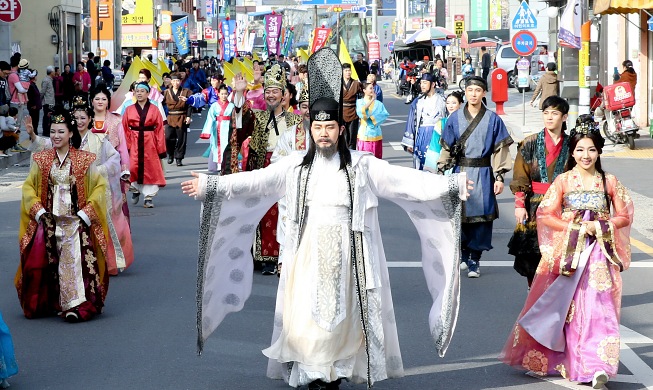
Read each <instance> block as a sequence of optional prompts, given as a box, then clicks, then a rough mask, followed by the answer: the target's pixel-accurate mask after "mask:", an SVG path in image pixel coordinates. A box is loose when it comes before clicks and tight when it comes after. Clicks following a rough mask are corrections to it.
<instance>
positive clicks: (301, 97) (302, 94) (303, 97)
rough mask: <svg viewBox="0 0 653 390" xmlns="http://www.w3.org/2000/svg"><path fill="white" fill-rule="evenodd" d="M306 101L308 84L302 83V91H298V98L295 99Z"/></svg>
mask: <svg viewBox="0 0 653 390" xmlns="http://www.w3.org/2000/svg"><path fill="white" fill-rule="evenodd" d="M307 101H308V84H304V87H303V88H302V91H301V92H300V93H299V99H297V102H298V103H301V102H307Z"/></svg>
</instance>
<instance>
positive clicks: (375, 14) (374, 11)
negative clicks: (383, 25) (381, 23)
mask: <svg viewBox="0 0 653 390" xmlns="http://www.w3.org/2000/svg"><path fill="white" fill-rule="evenodd" d="M377 7H378V4H377V2H376V0H372V34H374V35H378V33H379V31H378V26H377V25H378V19H377V17H378V14H379V11H378V9H377Z"/></svg>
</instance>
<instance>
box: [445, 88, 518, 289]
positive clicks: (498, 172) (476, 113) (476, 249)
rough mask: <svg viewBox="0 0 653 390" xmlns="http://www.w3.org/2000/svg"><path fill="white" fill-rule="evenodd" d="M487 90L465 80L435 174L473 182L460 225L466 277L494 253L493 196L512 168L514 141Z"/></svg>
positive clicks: (473, 275)
mask: <svg viewBox="0 0 653 390" xmlns="http://www.w3.org/2000/svg"><path fill="white" fill-rule="evenodd" d="M486 92H487V84H486V83H485V81H484V80H483V78H481V77H478V76H474V77H470V78H469V79H467V84H466V87H465V98H466V100H467V103H466V104H465V105H464V106H463V107H462V108H461V109H459V110H458V111H456V112H455V113H454V115H451V116H450V117H449V119H447V124H446V126H445V127H444V129H443V130H442V140H441V144H442V150H441V151H440V160H439V161H438V170H439V171H441V172H444V171H445V170H447V169H451V168H453V172H467V176H468V177H469V178H470V180H472V181H473V182H474V183H476V185H475V187H476V188H475V190H474V191H472V192H471V196H470V199H469V201H468V202H466V203H465V207H464V208H463V221H462V222H463V223H462V239H461V245H462V263H464V264H461V266H462V267H463V269H465V265H466V266H467V269H468V272H467V277H470V278H478V277H479V276H481V270H480V260H481V254H482V253H483V251H489V250H490V249H492V221H494V220H495V219H497V218H499V207H498V206H497V198H496V196H497V195H499V194H500V193H501V192H503V175H504V174H505V173H506V172H508V171H510V168H511V167H512V166H511V165H512V164H511V161H510V150H509V149H508V147H509V146H510V145H511V144H512V143H513V140H512V138H511V137H510V134H508V129H506V125H505V124H504V123H503V121H502V120H501V118H500V117H499V116H498V115H497V114H496V113H494V112H492V111H490V110H488V109H487V108H486V107H485V105H484V104H483V100H482V99H483V97H485V94H486ZM493 172H494V175H493Z"/></svg>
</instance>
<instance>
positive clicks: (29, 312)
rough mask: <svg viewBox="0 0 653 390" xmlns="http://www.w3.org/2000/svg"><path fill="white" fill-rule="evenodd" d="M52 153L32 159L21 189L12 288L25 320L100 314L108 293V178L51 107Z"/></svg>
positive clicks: (69, 124)
mask: <svg viewBox="0 0 653 390" xmlns="http://www.w3.org/2000/svg"><path fill="white" fill-rule="evenodd" d="M51 119H52V124H51V128H50V140H51V141H52V146H53V148H52V149H47V150H44V151H42V152H39V153H36V154H34V155H33V156H32V157H33V164H32V167H31V169H30V172H29V174H28V176H27V179H25V183H24V184H23V200H22V203H21V208H20V209H21V216H20V228H19V237H20V266H19V267H18V271H17V273H16V278H15V286H16V290H17V292H18V299H19V301H20V303H21V306H22V308H23V313H24V314H25V317H27V318H36V317H43V316H49V315H55V314H57V313H59V315H60V316H61V317H62V318H64V319H65V320H66V321H68V322H79V321H86V320H90V319H91V318H92V317H93V316H95V315H97V314H100V313H101V312H102V308H103V306H104V299H105V297H106V294H107V289H108V287H109V274H108V272H107V264H106V262H105V256H106V253H107V236H108V231H107V215H106V210H107V204H106V199H105V193H106V187H107V183H106V180H105V179H104V178H103V177H102V176H101V175H100V174H99V173H98V172H97V171H96V169H95V167H94V166H93V161H94V160H95V158H96V157H95V155H94V154H93V153H89V152H85V151H82V150H78V148H79V145H80V142H81V137H80V135H79V132H78V131H77V128H76V127H75V126H74V125H73V124H72V119H71V117H70V115H69V114H68V112H67V111H65V110H64V109H63V108H61V107H55V109H54V111H53V113H52V118H51Z"/></svg>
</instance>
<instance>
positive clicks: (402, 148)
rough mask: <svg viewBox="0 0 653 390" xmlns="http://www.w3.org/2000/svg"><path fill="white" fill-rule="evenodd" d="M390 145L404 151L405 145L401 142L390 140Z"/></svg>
mask: <svg viewBox="0 0 653 390" xmlns="http://www.w3.org/2000/svg"><path fill="white" fill-rule="evenodd" d="M388 145H390V146H391V147H392V149H394V150H397V151H399V152H403V151H404V147H403V146H401V142H388Z"/></svg>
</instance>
